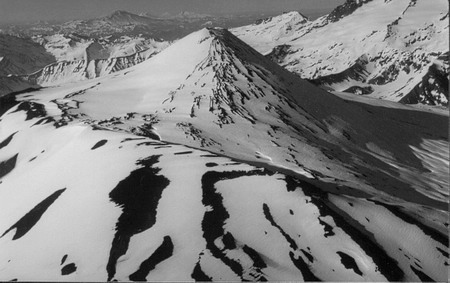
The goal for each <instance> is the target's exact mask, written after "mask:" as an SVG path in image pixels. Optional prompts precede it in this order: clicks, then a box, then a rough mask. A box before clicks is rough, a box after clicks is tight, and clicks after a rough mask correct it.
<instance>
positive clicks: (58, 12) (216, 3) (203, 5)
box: [0, 0, 345, 23]
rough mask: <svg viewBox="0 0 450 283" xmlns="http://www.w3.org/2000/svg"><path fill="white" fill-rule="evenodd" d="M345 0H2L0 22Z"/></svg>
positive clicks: (327, 6)
mask: <svg viewBox="0 0 450 283" xmlns="http://www.w3.org/2000/svg"><path fill="white" fill-rule="evenodd" d="M343 2H345V0H0V22H2V23H9V22H11V23H14V22H16V23H17V22H33V21H38V20H43V21H49V20H72V19H90V18H95V17H98V16H105V15H108V14H110V13H112V12H113V11H115V10H126V11H129V12H132V13H143V12H148V13H150V14H154V15H159V14H162V13H165V12H168V13H170V14H176V13H179V12H181V11H189V12H196V13H206V14H236V13H253V12H258V13H259V12H285V11H293V10H296V11H299V12H302V13H304V14H306V15H307V14H308V12H310V11H314V10H315V11H318V10H319V11H327V10H328V11H331V10H332V9H333V8H334V7H336V6H338V5H340V4H342V3H343Z"/></svg>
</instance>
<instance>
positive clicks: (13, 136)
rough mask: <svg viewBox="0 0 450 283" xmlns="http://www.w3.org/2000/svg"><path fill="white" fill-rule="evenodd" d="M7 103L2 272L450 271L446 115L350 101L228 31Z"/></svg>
mask: <svg viewBox="0 0 450 283" xmlns="http://www.w3.org/2000/svg"><path fill="white" fill-rule="evenodd" d="M15 101H17V102H18V103H19V104H18V105H15V106H14V104H16V102H15ZM0 102H1V103H2V104H3V105H7V107H5V109H4V110H5V111H6V112H5V113H4V114H3V115H2V116H1V118H0V119H1V120H0V124H1V126H2V127H1V128H0V147H1V149H2V150H1V151H0V178H1V180H0V182H1V183H0V195H1V197H0V202H1V207H2V208H3V209H4V210H5V211H7V213H6V215H7V217H4V218H2V220H1V221H0V233H1V236H0V237H1V238H0V249H1V250H2V251H6V252H4V253H2V254H1V255H0V257H1V258H0V270H2V272H1V275H0V276H1V277H2V278H0V279H2V280H10V279H14V278H17V279H19V280H32V279H33V280H63V281H77V280H90V281H102V280H111V279H117V280H121V281H122V280H124V281H126V280H143V279H146V280H151V281H161V280H170V281H180V280H181V281H186V280H193V279H194V280H201V281H205V280H226V281H241V280H252V281H263V280H271V281H275V280H278V281H283V280H309V281H311V280H312V281H318V280H324V281H386V280H389V281H402V280H403V281H418V280H427V279H430V278H431V279H433V280H440V281H443V280H445V278H446V277H447V271H446V267H445V266H446V265H448V253H446V247H447V245H448V236H447V233H446V230H447V227H448V219H447V216H448V214H447V206H448V181H447V179H446V175H447V173H448V166H449V164H448V128H447V127H445V126H444V123H443V121H446V120H447V119H448V115H440V114H433V113H428V112H423V111H419V110H417V109H413V108H410V107H407V106H402V107H401V108H392V107H386V105H384V104H382V102H378V103H381V105H382V107H380V106H376V105H371V104H363V103H359V102H356V101H349V100H344V99H341V98H339V97H336V96H334V95H332V94H330V93H327V92H325V91H323V90H321V89H318V88H317V87H315V86H314V85H312V84H310V83H308V82H306V81H303V80H301V79H299V78H298V77H297V76H295V75H293V74H291V73H289V72H288V71H286V70H284V69H283V68H281V67H279V66H277V65H276V64H275V63H273V62H271V61H270V60H268V59H267V58H265V57H263V56H262V55H261V54H259V53H258V52H256V51H255V50H253V49H252V48H250V47H249V46H248V45H246V44H245V43H243V42H242V41H240V40H239V39H238V38H236V37H235V36H233V35H232V34H231V33H229V32H228V31H226V30H221V29H203V30H201V31H199V32H196V33H193V34H191V35H189V36H187V37H186V38H184V39H182V40H180V41H178V42H176V43H174V44H173V45H171V46H169V47H168V48H166V49H165V50H163V51H162V52H161V53H159V54H157V55H156V56H153V57H152V58H150V59H149V60H146V61H145V62H143V63H142V64H139V65H136V66H134V67H132V68H129V69H127V70H124V71H120V72H117V73H114V74H112V75H108V76H105V77H101V78H97V79H94V80H90V81H84V82H78V83H76V84H70V85H65V86H61V87H53V88H46V89H41V90H38V91H34V92H29V93H24V94H20V95H18V96H17V97H14V96H7V97H4V98H1V101H0ZM10 107H12V108H10ZM9 108H10V109H9ZM8 109H9V110H8ZM431 125H434V126H431ZM30 138H32V139H33V142H32V143H30V142H29V140H30ZM392 141H396V142H395V143H393V142H392ZM438 168H440V170H436V169H438ZM443 168H445V169H446V170H443ZM25 174H26V178H24V176H25ZM412 177H414V179H413V180H412V179H411V178H412ZM446 188H447V190H446ZM19 200H20V201H19ZM365 208H367V209H365ZM362 212H364V213H362ZM363 216H364V218H363ZM67 220H69V221H67ZM3 231H4V232H3ZM400 232H401V233H400ZM48 239H52V241H49V240H48Z"/></svg>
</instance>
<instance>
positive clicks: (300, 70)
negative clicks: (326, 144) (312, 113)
mask: <svg viewBox="0 0 450 283" xmlns="http://www.w3.org/2000/svg"><path fill="white" fill-rule="evenodd" d="M448 11H449V6H448V1H445V0H437V1H434V2H433V5H430V4H429V1H426V0H396V1H384V0H371V1H359V2H357V1H355V0H348V1H346V3H344V4H343V5H342V6H339V7H338V8H336V9H335V10H334V11H333V12H332V13H330V14H329V15H327V16H323V17H321V18H319V19H317V20H315V21H309V22H305V21H304V19H302V18H301V17H300V18H299V15H298V13H295V12H291V13H288V14H285V15H281V16H279V17H274V18H273V19H271V20H270V21H269V23H267V22H265V23H262V24H254V25H250V26H244V27H240V28H235V29H232V30H231V31H232V32H233V33H234V34H235V35H237V36H238V37H239V38H241V39H242V40H244V41H245V42H247V43H248V44H250V45H251V46H253V47H254V48H256V49H257V50H258V51H259V52H261V53H263V54H265V55H266V54H267V55H268V56H269V57H271V58H272V59H273V60H274V61H276V62H278V63H279V64H281V65H282V66H284V67H286V68H287V69H288V70H290V71H292V72H295V73H297V74H299V75H300V76H301V77H302V78H306V79H310V80H314V82H315V83H316V84H318V85H320V86H322V87H325V88H331V89H333V90H335V91H346V92H351V93H355V94H364V95H369V96H371V97H375V98H382V99H387V100H391V101H401V102H411V103H416V102H420V103H424V104H430V105H448V91H445V89H447V90H448V73H449V71H448V50H449V41H448V27H449V18H448ZM288 16H290V20H286V17H288ZM286 22H289V24H286ZM286 28H288V29H289V31H290V32H289V33H284V32H281V33H280V30H281V31H282V30H283V29H286ZM446 54H447V55H446ZM443 65H444V66H445V67H444V68H440V71H439V72H438V77H442V81H439V83H438V85H437V86H434V87H432V88H431V89H430V88H429V87H427V85H428V84H427V83H426V81H427V80H428V77H429V73H430V69H438V68H436V67H437V66H443ZM426 77H427V79H425V78H426ZM423 80H425V82H424V81H423ZM407 97H409V98H407Z"/></svg>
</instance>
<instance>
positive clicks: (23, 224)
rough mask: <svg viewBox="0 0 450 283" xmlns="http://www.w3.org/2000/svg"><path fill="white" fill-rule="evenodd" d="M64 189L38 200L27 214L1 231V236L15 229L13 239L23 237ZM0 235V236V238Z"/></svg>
mask: <svg viewBox="0 0 450 283" xmlns="http://www.w3.org/2000/svg"><path fill="white" fill-rule="evenodd" d="M65 190H66V189H65V188H64V189H61V190H58V191H56V192H54V193H53V194H51V195H50V196H49V197H47V198H46V199H44V200H43V201H42V202H40V203H39V204H38V205H36V206H35V207H34V208H33V209H32V210H30V211H29V212H28V213H27V214H25V215H24V216H23V217H22V218H20V220H19V221H17V222H16V223H15V224H14V225H13V226H11V227H10V228H9V229H8V230H6V231H5V233H3V235H2V236H1V237H3V236H5V235H6V234H8V232H9V231H11V230H13V229H16V232H15V234H14V237H13V240H17V239H20V238H21V237H23V236H24V235H25V234H26V233H28V231H30V230H31V228H33V226H34V225H36V223H37V222H38V221H39V219H41V217H42V215H43V214H44V212H46V211H47V209H48V208H49V207H50V205H52V204H53V202H55V200H56V199H58V197H59V196H60V195H61V194H62V193H63V192H64V191H65ZM1 237H0V238H1Z"/></svg>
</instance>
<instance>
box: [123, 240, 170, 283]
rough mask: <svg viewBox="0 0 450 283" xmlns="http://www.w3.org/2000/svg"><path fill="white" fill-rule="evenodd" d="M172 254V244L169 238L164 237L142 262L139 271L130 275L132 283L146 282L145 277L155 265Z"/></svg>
mask: <svg viewBox="0 0 450 283" xmlns="http://www.w3.org/2000/svg"><path fill="white" fill-rule="evenodd" d="M172 254H173V243H172V239H171V238H170V237H169V236H165V237H164V240H163V242H162V244H161V245H160V246H159V247H158V248H157V249H156V250H155V252H154V253H153V254H152V255H151V256H150V257H149V258H147V259H146V260H144V261H143V262H142V263H141V265H140V266H139V269H138V270H137V271H136V272H134V273H133V274H131V275H130V277H129V278H130V280H132V281H146V280H145V278H146V277H147V275H148V274H149V273H150V271H152V270H153V269H155V267H156V265H158V264H159V263H161V262H163V261H164V260H166V259H168V258H169V257H171V256H172Z"/></svg>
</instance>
